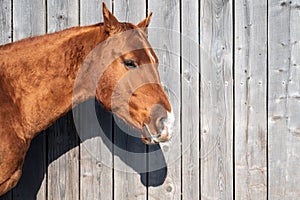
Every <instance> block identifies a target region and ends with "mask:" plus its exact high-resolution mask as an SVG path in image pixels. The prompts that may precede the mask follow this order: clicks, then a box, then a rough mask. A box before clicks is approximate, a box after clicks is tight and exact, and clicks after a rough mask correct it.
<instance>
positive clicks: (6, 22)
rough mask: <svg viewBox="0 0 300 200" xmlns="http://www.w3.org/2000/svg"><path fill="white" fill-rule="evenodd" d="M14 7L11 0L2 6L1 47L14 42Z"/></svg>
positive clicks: (0, 19)
mask: <svg viewBox="0 0 300 200" xmlns="http://www.w3.org/2000/svg"><path fill="white" fill-rule="evenodd" d="M11 11H12V5H11V1H10V0H3V1H1V4H0V45H1V44H6V43H9V42H12V23H11V19H12V16H11V13H12V12H11Z"/></svg>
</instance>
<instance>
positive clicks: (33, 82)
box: [0, 4, 173, 195]
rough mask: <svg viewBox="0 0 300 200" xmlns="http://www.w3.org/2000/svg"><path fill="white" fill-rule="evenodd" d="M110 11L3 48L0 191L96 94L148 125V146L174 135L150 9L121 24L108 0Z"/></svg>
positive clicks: (145, 134)
mask: <svg viewBox="0 0 300 200" xmlns="http://www.w3.org/2000/svg"><path fill="white" fill-rule="evenodd" d="M103 17H104V22H103V23H100V24H96V25H92V26H86V27H75V28H71V29H67V30H64V31H61V32H57V33H53V34H48V35H44V36H38V37H33V38H29V39H24V40H21V41H18V42H15V43H12V44H7V45H4V46H1V47H0V105H1V108H0V195H2V194H4V193H6V192H7V191H8V190H10V189H11V188H13V187H14V186H15V185H16V184H17V182H18V180H19V178H20V176H21V172H22V165H23V161H24V157H25V154H26V152H27V150H28V147H29V145H30V142H31V140H32V139H33V137H35V136H36V135H37V134H38V133H39V132H40V131H42V130H44V129H45V128H47V127H48V126H49V125H51V124H52V123H53V122H54V121H55V120H57V119H58V118H59V117H61V116H62V115H63V114H65V113H66V112H68V111H69V110H70V109H71V108H72V107H73V106H75V105H76V104H78V103H80V102H83V101H85V100H87V99H89V98H93V97H95V96H96V99H97V100H98V101H99V102H101V103H102V104H103V105H104V106H105V108H107V109H108V110H111V111H112V112H113V113H114V114H115V115H117V116H118V117H120V118H121V119H123V120H124V121H126V122H127V123H128V124H130V125H132V126H134V127H135V128H137V129H140V130H142V140H143V142H145V143H147V144H152V143H158V142H164V141H167V140H169V138H170V137H171V128H172V122H173V118H172V115H171V114H170V113H171V112H172V111H171V105H170V103H169V101H168V98H167V96H166V94H165V92H164V90H163V88H162V86H161V83H160V79H159V74H158V70H157V66H158V59H157V57H156V55H155V53H154V51H153V50H152V48H151V46H150V45H149V43H148V41H147V27H148V25H149V22H150V18H151V14H150V15H149V16H148V17H147V18H146V19H145V20H143V21H141V22H140V23H139V24H138V25H133V24H131V23H120V22H118V20H117V19H116V18H115V17H114V16H113V15H112V14H111V13H110V11H109V10H108V9H107V7H106V6H105V4H103ZM128 32H129V33H128ZM99 47H100V48H99ZM94 49H98V50H97V51H94ZM95 52H96V53H95ZM97 52H98V54H97ZM87 60H88V61H87ZM83 66H84V67H83ZM100 72H101V73H100ZM78 74H80V75H78ZM95 75H97V76H98V77H96V79H95ZM100 75H101V76H100ZM78 77H81V78H78ZM89 80H97V82H96V85H95V86H92V85H93V84H91V81H89ZM143 81H144V82H143Z"/></svg>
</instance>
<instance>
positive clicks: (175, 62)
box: [148, 0, 181, 199]
mask: <svg viewBox="0 0 300 200" xmlns="http://www.w3.org/2000/svg"><path fill="white" fill-rule="evenodd" d="M148 8H149V9H148V10H149V11H152V12H153V17H152V22H151V25H150V29H149V40H150V43H151V45H152V47H153V48H154V51H155V53H156V54H157V56H158V59H159V66H158V69H159V73H160V78H161V82H162V84H163V85H165V86H166V90H167V93H168V94H169V98H170V99H171V103H173V105H172V107H173V110H174V112H175V118H176V123H175V127H174V137H173V138H172V141H171V142H168V143H164V144H160V147H161V149H162V150H163V153H164V155H163V156H164V158H165V160H166V165H167V169H168V170H167V177H166V179H165V181H164V182H163V184H162V185H158V186H155V187H150V188H149V189H148V199H181V148H180V147H181V124H180V106H181V105H180V99H181V92H180V91H181V89H180V1H179V0H163V1H161V0H151V1H148ZM172 101H173V102H172ZM151 150H152V149H151V148H150V151H151ZM155 162H157V161H156V159H155V157H151V156H150V158H149V168H151V167H152V165H155Z"/></svg>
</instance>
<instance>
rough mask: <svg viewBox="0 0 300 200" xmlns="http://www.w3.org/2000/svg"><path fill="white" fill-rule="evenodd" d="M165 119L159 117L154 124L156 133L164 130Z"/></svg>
mask: <svg viewBox="0 0 300 200" xmlns="http://www.w3.org/2000/svg"><path fill="white" fill-rule="evenodd" d="M166 121H167V118H165V117H161V118H159V119H158V120H157V122H156V127H157V130H158V132H162V131H163V130H164V129H165V126H166Z"/></svg>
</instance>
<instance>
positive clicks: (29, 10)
mask: <svg viewBox="0 0 300 200" xmlns="http://www.w3.org/2000/svg"><path fill="white" fill-rule="evenodd" d="M45 13H46V12H45V2H44V1H39V0H33V1H32V0H20V1H14V2H13V39H14V41H17V40H20V39H23V38H27V37H30V36H34V35H42V34H45V30H46V25H45V24H46V21H45Z"/></svg>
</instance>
